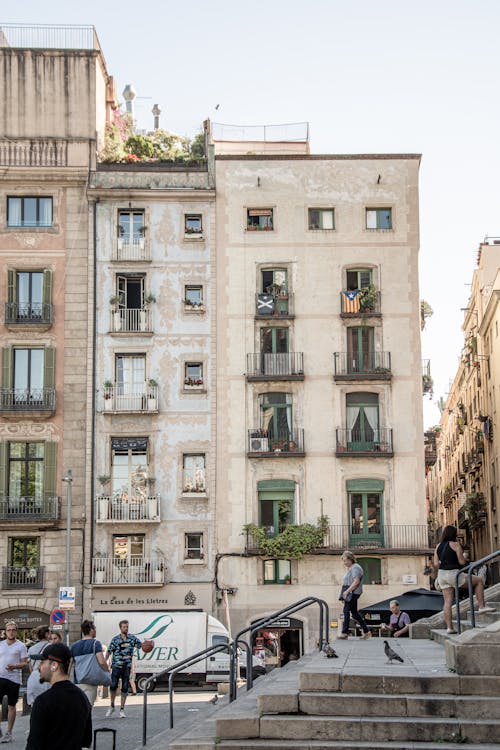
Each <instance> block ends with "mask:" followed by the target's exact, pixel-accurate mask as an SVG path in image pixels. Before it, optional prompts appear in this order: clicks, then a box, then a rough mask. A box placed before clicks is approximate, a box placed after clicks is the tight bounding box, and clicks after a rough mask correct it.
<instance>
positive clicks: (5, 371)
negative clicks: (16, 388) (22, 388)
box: [2, 346, 14, 388]
mask: <svg viewBox="0 0 500 750" xmlns="http://www.w3.org/2000/svg"><path fill="white" fill-rule="evenodd" d="M13 364H14V351H13V349H12V347H11V346H4V348H3V349H2V387H3V388H12V385H13V382H14V366H13Z"/></svg>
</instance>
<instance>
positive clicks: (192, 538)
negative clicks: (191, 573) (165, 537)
mask: <svg viewBox="0 0 500 750" xmlns="http://www.w3.org/2000/svg"><path fill="white" fill-rule="evenodd" d="M184 557H185V559H186V560H203V558H204V557H205V554H204V552H203V534H202V533H201V532H195V533H192V534H184Z"/></svg>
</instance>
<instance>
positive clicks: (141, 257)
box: [111, 237, 151, 261]
mask: <svg viewBox="0 0 500 750" xmlns="http://www.w3.org/2000/svg"><path fill="white" fill-rule="evenodd" d="M112 253H113V254H112V258H111V260H122V261H149V260H151V255H150V251H149V242H146V238H145V237H118V238H117V240H116V245H115V246H114V248H113V251H112Z"/></svg>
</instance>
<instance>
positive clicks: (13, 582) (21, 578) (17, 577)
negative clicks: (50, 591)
mask: <svg viewBox="0 0 500 750" xmlns="http://www.w3.org/2000/svg"><path fill="white" fill-rule="evenodd" d="M44 572H45V568H42V567H40V566H38V565H33V566H31V567H28V566H22V567H17V566H16V567H15V566H13V565H9V566H7V567H5V568H2V588H3V589H8V590H10V589H43V585H44Z"/></svg>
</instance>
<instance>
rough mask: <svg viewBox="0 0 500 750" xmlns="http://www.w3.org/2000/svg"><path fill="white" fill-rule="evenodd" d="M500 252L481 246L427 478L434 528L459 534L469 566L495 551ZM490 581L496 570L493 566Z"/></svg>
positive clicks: (493, 244) (491, 245) (493, 245)
mask: <svg viewBox="0 0 500 750" xmlns="http://www.w3.org/2000/svg"><path fill="white" fill-rule="evenodd" d="M499 266H500V249H499V247H498V244H496V242H495V240H494V239H492V240H491V241H488V240H487V241H485V242H484V243H482V244H481V245H480V247H479V252H478V264H477V268H476V269H475V270H474V273H473V276H472V286H471V295H470V298H469V301H468V303H467V308H466V310H465V316H464V323H463V331H464V346H463V349H462V352H461V356H460V361H459V365H458V368H457V372H456V374H455V377H454V380H453V384H452V386H451V388H450V393H449V395H448V398H447V400H446V403H445V406H444V410H443V413H442V417H441V422H440V428H441V429H440V434H439V437H438V441H437V461H436V463H435V465H434V466H433V468H432V469H431V470H430V471H429V473H428V475H427V493H428V496H429V503H430V511H431V514H432V515H431V525H432V527H433V528H434V529H435V531H436V537H437V536H438V535H439V532H440V530H441V529H442V527H443V526H445V525H447V524H453V525H455V526H457V527H458V529H459V535H460V540H461V542H462V544H463V545H464V546H465V547H466V548H467V549H468V550H469V552H470V557H471V559H472V560H474V559H475V560H477V559H479V558H480V557H483V556H485V555H488V554H490V552H493V551H494V550H496V549H498V544H499V536H498V520H499V519H498V511H497V497H498V450H499V449H498V441H497V437H496V424H497V413H498V403H497V401H498V398H497V390H498V389H497V387H496V386H497V383H498V381H499V378H500V359H499V358H500V347H499V346H498V327H499V325H500V321H499V310H498V299H499V294H500V273H499ZM494 570H495V572H494V576H495V579H497V577H498V570H497V568H496V566H495V564H494Z"/></svg>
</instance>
